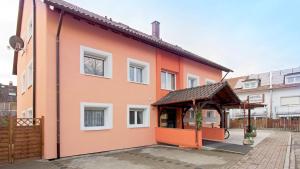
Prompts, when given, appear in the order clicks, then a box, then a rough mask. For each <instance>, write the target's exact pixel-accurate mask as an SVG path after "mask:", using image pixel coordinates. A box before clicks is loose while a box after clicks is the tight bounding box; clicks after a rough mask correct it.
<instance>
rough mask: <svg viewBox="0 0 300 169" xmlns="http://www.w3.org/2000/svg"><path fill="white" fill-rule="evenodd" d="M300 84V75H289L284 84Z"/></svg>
mask: <svg viewBox="0 0 300 169" xmlns="http://www.w3.org/2000/svg"><path fill="white" fill-rule="evenodd" d="M294 83H300V74H296V75H289V76H286V77H285V84H294Z"/></svg>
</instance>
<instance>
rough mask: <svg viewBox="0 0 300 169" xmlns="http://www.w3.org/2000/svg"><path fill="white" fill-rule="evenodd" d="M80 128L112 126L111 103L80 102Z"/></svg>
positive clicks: (96, 128)
mask: <svg viewBox="0 0 300 169" xmlns="http://www.w3.org/2000/svg"><path fill="white" fill-rule="evenodd" d="M80 107H81V108H80V109H81V110H80V125H81V126H80V128H81V130H104V129H111V128H112V117H113V115H112V113H113V112H112V104H107V103H81V106H80Z"/></svg>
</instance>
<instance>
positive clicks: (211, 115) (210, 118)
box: [206, 110, 215, 122]
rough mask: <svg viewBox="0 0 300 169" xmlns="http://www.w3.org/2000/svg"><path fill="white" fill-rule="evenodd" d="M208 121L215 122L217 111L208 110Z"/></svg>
mask: <svg viewBox="0 0 300 169" xmlns="http://www.w3.org/2000/svg"><path fill="white" fill-rule="evenodd" d="M206 121H207V122H215V112H214V111H211V110H208V111H207V112H206Z"/></svg>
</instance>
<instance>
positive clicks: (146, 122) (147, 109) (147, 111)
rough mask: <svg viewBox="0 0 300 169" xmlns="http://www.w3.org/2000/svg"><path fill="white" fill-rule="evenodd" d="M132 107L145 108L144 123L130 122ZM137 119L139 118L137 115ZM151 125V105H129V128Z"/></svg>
mask: <svg viewBox="0 0 300 169" xmlns="http://www.w3.org/2000/svg"><path fill="white" fill-rule="evenodd" d="M130 109H143V110H144V116H143V124H130V123H129V114H130V113H129V111H130ZM135 119H137V118H136V117H135ZM147 127H150V106H149V105H129V104H128V105H127V128H147Z"/></svg>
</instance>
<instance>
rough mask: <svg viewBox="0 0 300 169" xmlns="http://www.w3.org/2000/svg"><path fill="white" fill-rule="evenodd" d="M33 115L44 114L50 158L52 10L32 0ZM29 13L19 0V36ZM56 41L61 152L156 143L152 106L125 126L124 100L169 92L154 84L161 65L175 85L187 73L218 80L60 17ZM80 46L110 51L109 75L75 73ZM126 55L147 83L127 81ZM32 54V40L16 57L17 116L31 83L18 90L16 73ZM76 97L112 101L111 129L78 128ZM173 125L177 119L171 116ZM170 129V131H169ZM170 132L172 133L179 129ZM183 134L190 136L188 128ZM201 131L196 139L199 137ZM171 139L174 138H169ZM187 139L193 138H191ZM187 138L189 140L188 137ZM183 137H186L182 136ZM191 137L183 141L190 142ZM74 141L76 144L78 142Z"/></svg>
mask: <svg viewBox="0 0 300 169" xmlns="http://www.w3.org/2000/svg"><path fill="white" fill-rule="evenodd" d="M37 13H38V15H37V35H36V36H37V60H36V62H37V67H36V72H37V81H36V88H37V91H36V92H37V98H36V100H37V101H36V113H37V117H41V116H45V124H44V125H45V129H44V158H46V159H52V158H56V119H57V117H56V54H55V52H56V47H55V42H56V41H55V38H56V31H57V26H58V25H57V24H58V17H59V15H58V13H57V12H55V11H52V10H50V9H48V7H47V6H46V5H45V4H44V3H43V2H42V1H37ZM30 15H32V2H31V1H25V5H24V13H23V21H22V29H21V36H22V35H23V34H24V32H25V28H26V25H27V19H28V17H29V16H30ZM60 39H61V42H60V49H61V51H60V63H61V66H60V76H61V78H60V80H61V82H60V89H61V91H60V96H61V97H60V99H61V102H60V105H61V107H60V109H61V121H60V123H61V130H60V132H61V156H62V157H65V156H71V155H78V154H86V153H93V152H101V151H108V150H114V149H122V148H130V147H138V146H145V145H151V144H156V141H157V140H156V137H155V134H157V133H159V132H163V131H157V132H156V133H155V127H156V126H157V111H156V108H155V107H151V108H150V126H149V127H146V128H127V105H128V104H132V105H151V104H152V103H154V102H155V101H156V100H157V99H159V98H161V97H162V96H164V95H165V94H167V93H168V92H169V91H167V90H162V89H161V87H160V72H161V70H166V71H170V72H173V73H175V74H176V89H182V88H185V87H186V76H187V74H188V73H192V74H197V75H199V76H200V84H204V81H203V79H205V78H209V79H212V80H216V81H218V80H219V79H220V78H221V71H220V70H217V69H214V68H211V67H209V66H206V65H203V64H200V63H196V62H194V61H190V60H188V59H184V58H182V57H180V56H177V55H174V54H171V53H168V52H165V51H162V50H160V49H156V48H154V47H151V46H149V45H146V44H144V43H141V42H138V41H135V40H132V39H129V38H126V37H124V36H121V35H119V34H116V33H113V32H111V31H108V30H104V29H101V28H100V27H98V26H95V25H91V24H88V23H86V22H85V21H83V20H77V19H75V18H73V17H72V16H70V15H68V14H66V15H65V16H64V20H63V24H62V30H61V37H60ZM80 45H83V46H87V47H90V48H94V49H97V50H101V51H106V52H110V53H112V60H113V70H112V72H113V73H112V78H111V79H107V78H101V77H93V76H87V75H82V74H80ZM127 58H133V59H137V60H141V61H144V62H147V63H149V65H150V83H149V84H147V85H141V84H135V83H130V82H128V80H127ZM31 59H32V40H31V41H29V42H28V45H27V47H26V48H25V52H23V53H22V52H20V53H19V60H18V65H17V66H18V72H17V74H18V107H17V112H18V115H20V113H21V112H22V111H24V110H25V109H27V108H30V107H32V87H31V88H29V89H27V91H26V92H25V93H24V94H21V92H20V80H19V79H20V77H21V75H22V73H23V72H24V71H25V67H26V66H27V64H28V63H29V61H30V60H31ZM80 102H92V103H111V104H113V128H112V129H109V130H99V131H82V130H80ZM177 118H178V119H177V121H178V127H181V126H180V125H181V120H180V119H181V118H180V116H178V117H177ZM172 131H173V130H172ZM174 131H175V132H172V133H173V134H175V135H177V134H180V133H178V132H176V130H174ZM183 134H184V135H183V136H188V137H194V136H193V135H194V132H193V130H191V131H187V132H186V133H183ZM201 137H202V136H201V132H200V134H199V139H201ZM173 139H174V138H173ZM191 140H192V142H194V139H193V138H191ZM191 140H190V141H191ZM188 142H189V141H188ZM192 142H190V143H188V144H187V145H184V144H185V143H184V144H183V146H188V145H193V144H192ZM79 145H80V146H79Z"/></svg>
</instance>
